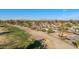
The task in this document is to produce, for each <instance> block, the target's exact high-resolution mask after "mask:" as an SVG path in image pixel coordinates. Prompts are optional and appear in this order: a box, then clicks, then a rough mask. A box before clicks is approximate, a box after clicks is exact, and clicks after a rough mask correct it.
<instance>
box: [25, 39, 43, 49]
mask: <svg viewBox="0 0 79 59" xmlns="http://www.w3.org/2000/svg"><path fill="white" fill-rule="evenodd" d="M42 48H43V45H42V42H40V41H38V40H36V41H34V43H32V44H30V45H29V46H28V47H26V49H42Z"/></svg>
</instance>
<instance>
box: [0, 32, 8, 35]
mask: <svg viewBox="0 0 79 59" xmlns="http://www.w3.org/2000/svg"><path fill="white" fill-rule="evenodd" d="M8 33H10V32H1V33H0V35H4V34H8Z"/></svg>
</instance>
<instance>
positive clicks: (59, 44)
mask: <svg viewBox="0 0 79 59" xmlns="http://www.w3.org/2000/svg"><path fill="white" fill-rule="evenodd" d="M15 26H16V27H18V28H20V29H22V30H24V31H26V32H28V33H29V34H31V35H32V37H33V38H38V37H40V38H44V39H45V40H46V44H47V48H49V49H52V48H55V49H64V48H65V49H67V48H69V49H74V48H75V47H74V46H72V45H70V44H68V43H66V42H64V41H62V40H60V39H59V38H55V35H54V34H53V35H54V36H53V35H52V36H50V35H48V34H46V33H44V32H41V31H36V30H32V29H30V28H27V27H22V26H18V25H15Z"/></svg>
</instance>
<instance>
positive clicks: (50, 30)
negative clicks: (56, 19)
mask: <svg viewBox="0 0 79 59" xmlns="http://www.w3.org/2000/svg"><path fill="white" fill-rule="evenodd" d="M54 32H55V31H54V30H53V29H51V28H49V29H48V31H47V33H54Z"/></svg>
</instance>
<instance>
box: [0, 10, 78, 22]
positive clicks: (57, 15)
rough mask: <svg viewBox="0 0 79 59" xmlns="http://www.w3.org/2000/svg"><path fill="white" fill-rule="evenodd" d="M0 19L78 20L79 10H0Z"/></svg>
mask: <svg viewBox="0 0 79 59" xmlns="http://www.w3.org/2000/svg"><path fill="white" fill-rule="evenodd" d="M0 19H27V20H28V19H29V20H34V19H35V20H36V19H37V20H38V19H47V20H48V19H49V20H53V19H61V20H62V19H65V20H68V19H77V20H78V19H79V9H0Z"/></svg>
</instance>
